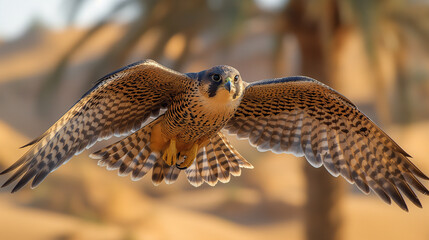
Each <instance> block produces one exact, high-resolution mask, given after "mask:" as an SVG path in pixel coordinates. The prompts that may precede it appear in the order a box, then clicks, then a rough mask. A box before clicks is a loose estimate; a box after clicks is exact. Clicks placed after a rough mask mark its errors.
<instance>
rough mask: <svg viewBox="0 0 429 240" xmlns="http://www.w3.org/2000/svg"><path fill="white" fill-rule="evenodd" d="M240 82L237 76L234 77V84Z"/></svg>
mask: <svg viewBox="0 0 429 240" xmlns="http://www.w3.org/2000/svg"><path fill="white" fill-rule="evenodd" d="M236 82H238V75H235V77H234V83H236Z"/></svg>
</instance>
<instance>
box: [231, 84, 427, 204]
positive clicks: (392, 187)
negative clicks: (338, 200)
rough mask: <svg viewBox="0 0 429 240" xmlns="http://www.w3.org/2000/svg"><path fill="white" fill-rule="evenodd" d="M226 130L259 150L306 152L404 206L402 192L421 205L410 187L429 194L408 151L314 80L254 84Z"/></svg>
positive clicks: (316, 162)
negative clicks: (246, 140) (247, 140)
mask: <svg viewBox="0 0 429 240" xmlns="http://www.w3.org/2000/svg"><path fill="white" fill-rule="evenodd" d="M225 129H226V130H227V131H228V132H229V133H230V134H237V136H238V137H239V138H248V139H249V142H250V143H251V144H252V145H253V146H255V147H257V148H258V149H259V150H263V151H267V150H271V151H273V152H276V153H281V152H284V153H293V154H294V155H296V156H305V157H306V158H307V160H308V161H309V163H310V164H312V165H313V166H314V167H320V166H322V165H323V166H325V168H326V169H327V170H328V171H329V173H331V174H332V175H333V176H339V175H341V176H343V177H344V178H345V179H347V181H349V182H350V183H355V184H356V185H357V187H358V188H359V189H360V190H361V191H362V192H364V193H369V191H370V189H372V190H373V191H374V192H375V193H376V194H377V195H378V196H380V198H382V199H383V200H384V201H385V202H387V203H390V202H391V199H392V200H393V201H395V202H396V203H397V204H398V205H399V206H400V207H401V208H402V209H404V210H407V205H406V203H405V201H404V198H403V197H402V194H404V195H405V196H406V197H407V198H409V199H410V200H411V201H412V202H413V203H414V204H415V205H417V206H419V207H421V203H420V201H419V200H418V197H417V195H416V194H415V192H414V190H413V189H412V188H411V187H414V189H415V190H417V191H420V192H422V193H424V194H429V191H428V190H427V188H426V187H425V186H424V185H423V184H422V183H421V182H420V180H418V179H417V177H419V178H421V179H424V180H428V179H429V178H428V177H427V176H426V175H425V174H424V173H423V172H422V171H420V170H419V169H418V168H417V167H416V166H415V165H414V164H413V163H412V162H411V161H410V160H409V158H410V155H409V154H407V153H406V152H405V151H404V150H403V149H402V148H401V147H400V146H399V145H398V144H397V143H395V142H394V141H393V140H392V139H391V138H390V137H389V136H388V135H387V134H386V133H384V132H383V131H382V130H381V129H380V128H379V127H378V126H377V125H376V124H375V123H373V122H372V121H371V120H370V119H369V118H368V117H366V116H365V115H364V114H363V113H362V112H360V111H359V110H358V109H357V107H356V106H355V105H354V104H353V103H352V102H351V101H350V100H348V99H347V98H345V97H344V96H342V95H341V94H339V93H338V92H336V91H335V90H333V89H331V88H329V87H328V86H326V85H324V84H322V83H320V82H318V81H316V80H314V79H311V78H307V77H291V78H281V79H270V80H263V81H259V82H256V83H252V84H249V85H248V86H247V87H246V90H245V93H244V96H243V99H242V101H241V103H240V106H239V107H238V109H237V111H236V113H235V115H234V116H233V118H232V119H231V120H230V121H229V122H228V124H227V125H226V126H225ZM401 193H402V194H401Z"/></svg>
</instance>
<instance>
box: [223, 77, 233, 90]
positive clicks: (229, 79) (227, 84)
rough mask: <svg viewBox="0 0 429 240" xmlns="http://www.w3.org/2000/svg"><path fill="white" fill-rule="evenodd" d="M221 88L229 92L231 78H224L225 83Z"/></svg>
mask: <svg viewBox="0 0 429 240" xmlns="http://www.w3.org/2000/svg"><path fill="white" fill-rule="evenodd" d="M223 86H224V87H225V89H226V90H228V92H231V78H230V77H227V78H226V83H225V85H223Z"/></svg>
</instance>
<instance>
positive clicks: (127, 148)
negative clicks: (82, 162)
mask: <svg viewBox="0 0 429 240" xmlns="http://www.w3.org/2000/svg"><path fill="white" fill-rule="evenodd" d="M153 124H154V123H151V124H148V125H147V126H145V127H143V128H142V129H140V130H138V131H136V132H135V133H133V134H131V135H130V136H128V137H126V138H124V139H122V140H120V141H118V142H116V143H114V144H112V145H110V146H107V147H105V148H103V149H101V150H99V151H97V152H95V153H93V154H91V155H90V157H91V158H94V159H98V160H99V162H98V165H100V166H103V167H104V166H105V167H106V168H107V169H108V170H116V169H119V170H118V174H119V175H120V176H126V175H129V174H130V173H131V178H132V180H139V179H141V178H142V177H144V176H145V175H146V174H147V173H148V172H149V171H150V170H152V182H153V184H154V185H159V184H160V183H161V182H162V181H165V183H167V184H172V183H174V182H175V181H176V180H177V178H178V176H179V174H180V172H181V171H182V170H181V169H179V168H177V167H176V166H169V165H167V164H166V163H165V162H164V160H162V158H161V156H162V154H163V152H162V151H161V152H156V151H152V149H151V148H150V136H151V131H152V126H153ZM241 168H253V166H252V165H251V164H250V163H249V162H247V161H246V160H245V159H244V158H243V157H242V156H241V155H240V154H239V153H238V152H237V150H235V148H234V147H232V146H231V144H230V143H229V141H228V140H227V139H226V138H225V136H224V135H223V134H222V133H218V134H217V135H215V136H214V137H213V138H212V139H210V141H209V142H208V143H207V144H206V145H205V146H202V147H200V149H199V150H198V153H197V156H196V159H195V161H194V162H193V163H192V165H191V166H190V167H189V168H187V169H186V170H183V171H184V172H185V175H186V177H187V179H188V181H189V183H190V184H191V185H193V186H195V187H198V186H201V184H203V183H204V182H206V183H207V184H209V185H210V186H214V185H216V184H217V183H218V182H222V183H226V182H229V181H230V179H231V175H232V176H239V175H240V174H241ZM41 177H43V175H42V176H41Z"/></svg>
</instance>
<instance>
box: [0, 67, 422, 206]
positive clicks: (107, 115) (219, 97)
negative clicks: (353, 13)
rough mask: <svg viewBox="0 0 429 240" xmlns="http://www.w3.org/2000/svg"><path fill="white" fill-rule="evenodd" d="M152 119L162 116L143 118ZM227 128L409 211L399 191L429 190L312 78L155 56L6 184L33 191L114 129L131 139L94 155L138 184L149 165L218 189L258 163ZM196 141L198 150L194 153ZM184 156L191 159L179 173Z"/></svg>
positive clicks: (396, 151) (117, 81)
mask: <svg viewBox="0 0 429 240" xmlns="http://www.w3.org/2000/svg"><path fill="white" fill-rule="evenodd" d="M215 75H218V76H215ZM218 77H219V79H218ZM233 79H234V80H233ZM161 110H165V112H164V113H162V111H161ZM151 116H152V117H154V118H156V119H155V120H153V121H151V122H149V123H147V122H148V121H147V120H148V119H149V117H151ZM221 129H224V130H225V131H226V132H228V133H230V134H236V135H237V136H238V137H239V138H247V139H249V141H250V143H251V144H252V145H253V146H255V147H257V148H258V150H260V151H267V150H271V151H273V152H276V153H293V154H294V155H296V156H305V157H306V158H307V160H308V161H309V163H310V164H312V165H313V166H314V167H320V166H322V165H323V166H325V168H326V169H327V170H328V171H329V172H330V173H331V174H332V175H333V176H339V175H341V176H343V177H344V178H345V179H347V181H349V182H350V183H355V184H356V185H357V186H358V188H359V189H361V190H362V191H363V192H364V193H369V191H370V189H372V190H373V191H374V192H375V193H377V195H378V196H380V197H381V198H382V199H383V200H384V201H386V202H387V203H390V201H391V199H393V201H395V202H396V203H397V204H398V205H399V206H400V207H401V208H403V209H405V210H406V209H407V206H406V203H405V201H404V199H403V197H402V194H403V195H405V196H406V197H408V198H409V199H410V200H411V201H412V202H413V203H414V204H415V205H417V206H419V207H421V204H420V202H419V200H418V197H417V196H416V194H415V193H414V190H413V189H412V188H411V187H413V188H414V189H415V190H418V191H420V192H422V193H424V194H429V191H428V190H427V189H426V187H425V186H424V185H423V184H422V183H421V182H420V180H419V179H418V178H421V179H425V180H428V179H429V178H428V177H427V176H426V175H424V174H423V173H422V172H421V171H420V170H419V169H418V168H417V167H416V166H415V165H414V164H413V163H412V162H411V161H410V160H409V157H410V156H409V155H408V154H407V153H406V152H405V151H404V150H403V149H402V148H401V147H399V146H398V145H397V144H396V143H395V142H394V141H393V140H392V139H391V138H390V137H389V136H387V135H386V134H385V133H384V132H383V131H382V130H381V129H380V128H378V127H377V126H376V125H375V124H374V123H373V122H372V121H371V120H370V119H369V118H368V117H366V116H365V115H364V114H363V113H361V112H360V111H359V110H358V109H357V108H356V106H355V105H354V104H353V103H352V102H350V101H349V100H348V99H346V98H345V97H344V96H342V95H340V94H339V93H337V92H335V91H334V90H332V89H331V88H329V87H327V86H325V85H323V84H321V83H319V82H317V81H316V80H313V79H310V78H307V77H289V78H281V79H271V80H263V81H259V82H255V83H252V84H247V83H245V82H243V81H242V80H241V77H240V76H239V73H238V71H237V70H235V69H234V68H232V67H229V66H217V67H214V68H212V69H209V70H205V71H202V72H199V73H188V74H182V73H178V72H175V71H173V70H170V69H168V68H166V67H163V66H161V65H159V64H158V63H156V62H154V61H151V60H146V61H143V62H139V63H135V64H132V65H129V66H127V67H125V68H122V69H120V70H118V71H116V72H114V73H112V74H109V75H108V76H106V77H104V78H102V79H101V80H100V81H99V82H98V83H97V84H96V85H95V86H94V88H92V89H91V90H90V91H88V93H87V94H85V95H84V96H83V97H82V98H81V100H80V101H78V102H77V103H76V104H75V105H74V106H73V107H72V108H71V109H70V110H69V111H68V112H67V113H66V114H65V115H64V116H63V117H62V118H61V119H60V120H58V122H57V123H55V124H54V125H53V126H52V127H51V128H49V129H48V130H47V131H46V132H45V133H44V134H42V135H41V136H40V137H39V138H37V139H35V140H34V141H32V142H31V143H29V144H28V145H26V146H31V148H30V150H29V151H28V152H27V153H26V154H24V156H22V157H21V158H20V159H19V160H18V161H17V162H16V163H15V164H13V165H12V166H11V167H9V168H8V169H6V170H4V171H3V172H2V173H1V174H4V173H7V172H10V171H12V170H15V169H17V170H16V171H15V173H14V174H13V175H12V176H11V177H10V178H9V179H8V180H7V181H6V182H5V183H4V184H3V186H2V187H5V186H7V185H9V184H10V183H12V182H13V181H15V180H18V179H19V181H18V183H17V184H16V185H15V187H14V188H13V190H12V191H17V190H19V189H20V188H21V187H23V186H24V185H25V184H26V183H28V182H29V181H31V180H32V179H33V181H32V184H31V186H32V187H35V186H37V185H38V184H39V183H40V182H42V181H43V179H44V178H45V177H46V176H47V175H48V174H49V173H50V172H51V171H53V170H55V169H56V168H58V167H59V166H61V165H62V164H63V163H64V162H66V161H67V160H69V159H70V158H71V157H72V156H73V155H76V154H78V153H80V152H81V151H82V150H83V149H85V148H89V147H91V146H92V145H93V144H94V143H95V142H96V141H97V140H103V139H107V138H109V137H110V136H111V135H113V134H114V135H117V136H121V135H127V137H126V138H124V139H122V140H120V141H118V142H117V143H114V144H112V145H110V146H107V147H105V148H103V149H101V150H99V151H97V152H95V153H93V154H91V157H92V158H95V159H98V160H99V165H101V166H106V167H107V169H111V170H113V169H119V174H120V175H127V174H130V173H131V176H132V179H133V180H138V179H140V178H142V177H143V176H144V175H145V174H147V173H148V172H149V171H150V170H152V181H153V183H154V184H159V183H161V182H162V181H163V180H164V181H165V182H166V183H173V182H175V181H176V179H177V177H178V175H179V174H180V172H181V171H184V172H185V174H186V176H187V178H188V181H189V182H190V183H191V184H192V185H194V186H200V185H201V184H202V183H203V182H207V183H208V184H210V185H212V186H213V185H215V184H216V183H217V182H218V181H220V182H228V181H229V180H230V177H231V175H232V176H239V175H240V173H241V168H243V167H244V168H253V167H252V165H251V164H250V163H248V162H247V161H246V160H245V159H244V158H243V157H242V156H241V155H240V154H239V153H238V152H237V151H236V150H235V149H234V147H233V146H231V144H230V143H229V141H228V140H227V139H226V137H225V136H224V135H223V133H222V132H220V130H221ZM173 140H174V142H173ZM171 143H174V144H175V145H174V144H171ZM172 145H173V147H174V146H175V147H177V149H176V148H172ZM193 146H195V147H197V148H195V149H197V151H196V152H194V153H195V155H193V154H191V153H189V152H190V151H191V152H192V150H191V149H192V147H193ZM173 150H174V151H173ZM176 150H177V163H176V162H174V161H173V162H169V161H167V159H170V158H171V156H167V157H166V155H165V153H166V152H167V153H176ZM167 155H168V154H167ZM170 155H171V154H170ZM189 156H195V160H194V159H193V157H190V158H192V159H188V157H189ZM175 157H176V156H174V160H176V159H175ZM186 160H191V161H188V162H189V164H188V165H186V164H185V167H184V168H183V169H182V167H183V166H182V165H181V164H183V163H184V162H186ZM401 193H402V194H401Z"/></svg>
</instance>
